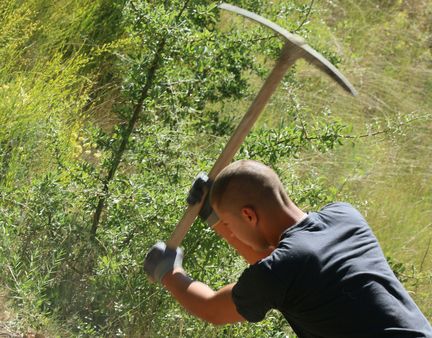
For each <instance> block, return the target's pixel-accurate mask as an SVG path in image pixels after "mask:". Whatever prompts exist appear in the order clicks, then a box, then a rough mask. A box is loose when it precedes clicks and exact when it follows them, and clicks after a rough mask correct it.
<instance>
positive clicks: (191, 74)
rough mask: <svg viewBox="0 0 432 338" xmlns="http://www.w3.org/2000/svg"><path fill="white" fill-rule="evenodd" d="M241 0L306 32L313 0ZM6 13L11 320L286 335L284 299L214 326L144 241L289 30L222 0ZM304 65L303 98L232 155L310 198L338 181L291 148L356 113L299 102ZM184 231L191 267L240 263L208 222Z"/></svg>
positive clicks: (27, 5) (49, 5)
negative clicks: (152, 274) (249, 320)
mask: <svg viewBox="0 0 432 338" xmlns="http://www.w3.org/2000/svg"><path fill="white" fill-rule="evenodd" d="M235 3H237V4H238V5H241V6H243V7H245V8H249V9H251V10H253V11H255V12H260V11H264V12H265V13H264V14H265V16H266V17H268V18H271V19H274V20H275V21H278V22H280V23H281V25H283V26H284V27H286V28H288V29H290V30H297V31H299V32H300V33H301V34H302V35H305V36H307V35H308V33H309V28H308V26H307V24H306V22H307V19H308V15H309V14H310V8H309V6H307V5H304V4H302V2H301V1H299V2H298V3H297V2H296V1H281V2H279V3H277V4H272V6H264V5H263V2H262V1H258V0H249V1H235ZM0 12H1V13H2V15H1V17H0V23H1V25H2V27H4V29H3V31H2V33H0V57H1V58H2V59H3V60H6V62H5V63H4V64H3V65H2V66H1V68H0V79H1V83H2V84H1V85H0V123H1V127H0V201H1V202H0V231H1V236H0V268H1V271H2V274H1V276H0V282H1V285H2V287H4V288H6V289H7V290H8V296H9V297H10V298H11V299H13V300H14V305H15V307H16V312H17V318H18V319H17V321H16V322H15V324H14V325H15V326H16V328H17V330H22V331H23V332H24V331H25V330H27V329H29V328H30V329H33V330H41V331H43V332H45V333H48V334H49V333H52V334H53V335H60V336H68V335H73V336H91V337H96V336H104V337H106V336H125V335H126V336H149V337H159V336H161V337H162V336H184V337H206V336H207V337H214V336H220V337H226V336H239V337H252V336H259V337H283V336H284V335H288V334H289V332H290V329H289V327H288V326H287V324H286V322H285V321H284V320H282V319H281V317H280V316H279V315H278V314H276V313H271V314H269V315H268V317H267V319H266V320H265V321H263V322H261V323H259V324H255V325H248V324H243V325H231V326H225V327H220V328H217V327H213V326H210V325H207V324H205V323H203V322H201V321H198V320H196V319H194V318H192V317H190V316H188V315H187V314H186V313H185V312H184V311H183V310H181V309H180V308H179V307H178V306H177V305H176V304H175V302H173V300H172V299H171V298H170V297H169V296H168V295H167V294H166V293H165V292H164V291H163V290H162V289H161V288H160V287H159V286H158V285H154V284H150V283H148V281H147V279H146V276H145V275H144V273H143V271H142V262H143V259H144V256H145V253H146V251H147V250H148V248H149V247H150V246H151V245H152V244H153V243H154V242H155V240H157V239H167V238H168V237H169V235H170V233H171V231H172V230H173V228H174V225H175V224H176V222H177V220H178V219H179V218H180V216H181V213H182V210H183V207H184V204H185V202H184V200H185V196H186V193H187V191H188V189H189V185H190V183H191V182H192V180H193V177H194V176H195V175H196V174H197V173H198V172H200V171H203V170H204V171H208V170H209V169H210V168H211V166H212V164H213V162H214V160H215V159H216V158H217V155H218V154H219V152H220V150H221V149H222V147H223V146H224V144H225V143H226V140H227V138H228V136H229V135H230V134H231V132H232V130H233V128H234V127H235V126H236V124H237V122H238V120H239V118H240V116H241V115H242V114H243V113H244V111H245V107H243V104H242V103H240V104H239V102H244V101H245V100H248V101H250V100H251V98H252V97H253V96H254V94H255V91H256V87H257V86H258V83H260V82H261V79H262V77H264V76H265V75H266V73H267V70H268V69H269V67H271V65H272V59H273V58H274V57H275V55H276V54H277V52H278V51H279V49H280V47H281V42H280V41H278V39H274V38H272V36H271V34H270V33H269V32H268V31H265V30H263V29H262V28H261V27H259V26H258V25H254V24H251V23H247V22H243V21H242V19H239V18H235V17H233V16H229V15H225V14H222V16H220V13H219V10H218V9H217V8H216V6H215V4H214V3H213V2H212V1H202V0H189V1H177V0H172V1H164V2H154V1H123V0H97V1H82V2H80V3H79V4H76V3H74V4H72V3H69V2H67V1H50V0H31V1H26V2H24V3H22V2H16V1H14V0H6V1H3V2H2V3H1V4H0ZM287 17H288V18H289V19H290V20H288V21H287V19H286V18H287ZM243 24H245V25H246V27H247V28H246V29H241V28H240V27H241V26H242V25H243ZM320 24H322V23H320ZM288 25H291V26H288ZM322 52H323V53H324V54H325V55H328V56H329V57H330V58H331V59H332V60H333V61H335V62H336V61H340V60H341V59H340V58H338V56H337V53H336V52H335V51H333V50H330V49H325V48H323V49H322ZM295 74H296V69H292V70H291V71H290V72H289V74H288V75H287V76H286V78H285V79H284V83H283V86H282V87H283V88H285V90H286V88H293V89H290V91H289V95H290V102H292V103H293V104H292V105H287V104H286V103H284V105H283V106H284V108H283V109H282V108H280V107H281V105H279V108H278V109H279V110H282V113H283V114H284V116H285V117H284V118H281V119H280V123H271V122H269V124H268V125H265V123H261V124H260V125H259V126H257V128H255V130H254V131H253V132H252V133H251V135H250V136H249V137H248V138H247V140H246V142H245V144H244V145H243V147H242V149H241V151H240V152H239V154H238V158H254V159H260V160H263V161H264V162H266V163H269V164H271V165H272V166H274V167H275V169H276V170H277V171H278V172H279V173H280V175H281V176H282V178H283V179H284V181H285V182H286V183H287V186H288V187H289V189H290V191H291V194H292V195H293V197H294V198H295V200H296V201H297V202H299V203H300V204H301V205H302V206H304V207H306V208H308V207H314V208H315V207H318V206H320V205H322V204H324V203H326V202H329V201H331V200H333V199H334V198H335V197H336V196H337V195H338V194H339V195H338V197H340V191H338V190H337V189H336V188H335V187H332V186H331V185H328V181H326V180H325V179H323V177H321V176H320V175H318V174H316V173H313V172H311V173H309V174H308V175H305V173H303V172H299V171H298V170H295V169H294V168H293V167H292V166H291V165H292V164H295V163H296V162H297V161H298V159H299V158H301V156H302V155H304V154H308V156H315V155H317V154H323V153H326V152H328V151H330V150H332V149H334V148H335V147H337V146H338V145H339V144H341V143H342V142H343V141H344V140H346V134H347V133H348V132H349V131H350V129H349V127H348V126H346V125H345V124H344V123H342V122H340V121H339V120H338V119H336V118H334V117H333V115H332V113H331V112H330V110H329V108H327V107H323V108H322V111H318V112H314V114H313V118H311V117H310V116H311V112H310V111H309V110H308V109H307V108H305V107H303V106H302V105H301V104H299V103H298V102H299V100H297V94H296V89H298V88H299V87H301V86H300V85H299V83H298V82H297V80H296V76H295ZM280 113H281V112H279V115H278V116H280ZM306 116H308V118H306ZM287 120H288V121H290V122H289V123H287V122H286V121H287ZM300 178H301V180H300ZM183 245H184V247H185V248H186V250H185V251H186V259H185V267H186V269H187V270H188V272H190V274H191V275H192V276H194V277H195V278H197V279H200V280H203V281H204V282H207V283H209V284H210V285H211V286H213V287H214V288H218V287H220V286H222V285H224V284H225V283H228V282H232V281H234V280H235V277H236V276H237V275H238V274H239V273H240V272H241V271H242V268H243V267H244V262H242V261H241V260H240V259H239V258H238V257H236V255H235V254H234V253H233V252H232V251H231V249H230V248H229V247H228V246H227V245H226V244H225V243H224V242H222V241H221V240H219V239H218V238H216V236H215V235H214V233H213V232H212V231H211V230H209V229H207V228H206V227H205V226H204V225H203V224H202V223H200V222H199V221H197V222H196V224H195V225H194V226H193V227H192V229H191V231H190V232H189V233H188V235H187V237H186V238H185V241H184V243H183Z"/></svg>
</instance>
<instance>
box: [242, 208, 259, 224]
mask: <svg viewBox="0 0 432 338" xmlns="http://www.w3.org/2000/svg"><path fill="white" fill-rule="evenodd" d="M241 215H242V217H243V219H244V220H245V221H247V222H248V223H250V224H252V225H253V226H255V225H256V224H257V223H258V215H257V213H256V211H255V209H254V208H251V207H244V208H242V209H241Z"/></svg>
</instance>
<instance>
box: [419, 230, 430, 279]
mask: <svg viewBox="0 0 432 338" xmlns="http://www.w3.org/2000/svg"><path fill="white" fill-rule="evenodd" d="M431 242H432V237H431V238H429V243H428V246H427V248H426V251H425V253H424V255H423V259H422V261H421V264H420V272H422V270H423V264H424V262H425V260H426V257H427V255H428V253H429V249H430V246H431Z"/></svg>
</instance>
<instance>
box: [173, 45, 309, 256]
mask: <svg viewBox="0 0 432 338" xmlns="http://www.w3.org/2000/svg"><path fill="white" fill-rule="evenodd" d="M300 57H302V50H301V49H299V48H297V47H296V46H293V45H292V44H291V43H288V42H287V43H286V44H285V46H284V48H283V49H282V52H281V55H280V57H279V59H278V61H277V63H276V65H275V66H274V68H273V70H272V71H271V73H270V75H269V76H268V77H267V79H266V81H265V82H264V84H263V86H262V87H261V90H260V91H259V93H258V95H257V96H256V98H255V100H254V101H253V103H252V104H251V106H250V107H249V109H248V111H247V112H246V114H245V115H244V116H243V119H242V120H241V122H240V124H239V125H238V127H237V129H236V130H235V131H234V133H233V134H232V135H231V138H230V139H229V141H228V143H227V144H226V146H225V148H224V150H223V151H222V153H221V154H220V155H219V157H218V159H217V160H216V162H215V164H214V165H213V168H212V169H211V170H210V173H209V175H208V176H209V179H210V180H214V179H215V178H216V176H217V174H219V172H220V171H221V170H222V169H223V168H225V167H226V166H227V165H228V164H229V163H230V162H231V160H232V159H233V158H234V155H235V154H236V153H237V151H238V150H239V148H240V146H241V145H242V143H243V141H244V139H245V138H246V136H247V135H248V134H249V131H250V130H251V128H252V126H253V125H254V123H255V121H256V120H257V119H258V117H259V115H260V114H261V112H262V111H263V110H264V107H265V106H266V104H267V102H268V101H269V99H270V97H271V96H272V95H273V93H274V91H275V90H276V88H277V86H278V85H279V83H280V82H281V81H282V79H283V77H284V75H285V73H286V72H287V69H288V68H289V67H290V66H291V65H293V64H294V63H295V61H296V60H297V59H298V58H300ZM207 193H208V191H206V192H205V193H204V196H203V198H202V200H201V202H199V203H197V204H194V205H192V206H189V207H188V208H187V209H186V211H185V213H184V214H183V217H182V218H181V220H180V221H179V223H178V224H177V226H176V228H175V229H174V231H173V233H172V235H171V237H170V239H169V240H168V241H167V246H168V247H170V248H176V247H178V246H179V245H180V243H181V242H182V240H183V238H184V237H185V236H186V233H187V232H188V230H189V228H190V227H191V225H192V224H193V222H194V221H195V218H196V217H197V216H198V213H199V212H200V210H201V207H202V204H203V202H204V200H205V197H206V195H207Z"/></svg>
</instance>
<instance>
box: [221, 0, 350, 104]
mask: <svg viewBox="0 0 432 338" xmlns="http://www.w3.org/2000/svg"><path fill="white" fill-rule="evenodd" d="M218 7H219V8H220V9H224V10H227V11H230V12H233V13H237V14H239V15H242V16H244V17H246V18H248V19H251V20H253V21H256V22H258V23H260V24H262V25H264V26H266V27H268V28H270V29H272V30H273V31H274V32H276V33H278V34H279V35H281V36H282V37H283V38H284V39H285V40H286V41H287V42H288V43H290V44H291V45H292V47H294V48H295V47H297V48H299V49H301V57H302V58H304V59H305V60H306V61H308V62H309V63H311V64H313V65H314V66H316V67H317V68H319V69H320V70H322V71H324V72H325V73H326V74H327V75H329V76H330V77H331V78H332V79H333V80H335V81H336V82H337V83H338V84H339V85H340V86H341V87H342V88H343V89H345V90H346V91H347V92H349V93H350V94H352V95H354V96H355V95H357V91H356V90H355V89H354V87H353V85H352V84H351V83H350V82H349V81H348V79H347V78H346V77H345V76H344V75H343V74H342V73H341V72H340V71H339V70H338V69H337V68H336V67H335V66H334V65H333V64H332V63H331V62H330V61H328V60H327V59H326V58H325V57H324V56H322V55H321V54H320V53H318V52H317V51H316V50H315V49H313V48H312V47H310V46H309V45H308V44H307V43H306V42H305V41H304V39H303V38H302V37H300V36H298V35H296V34H292V33H290V32H288V31H287V30H286V29H284V28H282V27H281V26H279V25H277V24H275V23H274V22H271V21H269V20H267V19H265V18H264V17H262V16H260V15H258V14H255V13H252V12H250V11H247V10H245V9H243V8H240V7H237V6H233V5H230V4H226V3H222V4H220V5H219V6H218Z"/></svg>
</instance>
